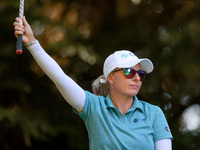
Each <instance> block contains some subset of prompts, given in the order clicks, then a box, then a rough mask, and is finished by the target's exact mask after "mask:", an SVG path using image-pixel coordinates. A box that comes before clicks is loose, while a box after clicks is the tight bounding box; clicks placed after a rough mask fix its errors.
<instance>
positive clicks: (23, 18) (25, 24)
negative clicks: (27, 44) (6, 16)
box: [22, 16, 29, 26]
mask: <svg viewBox="0 0 200 150" xmlns="http://www.w3.org/2000/svg"><path fill="white" fill-rule="evenodd" d="M22 21H23V24H24V26H27V25H29V24H28V22H27V21H26V18H25V16H23V17H22Z"/></svg>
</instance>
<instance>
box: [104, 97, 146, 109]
mask: <svg viewBox="0 0 200 150" xmlns="http://www.w3.org/2000/svg"><path fill="white" fill-rule="evenodd" d="M105 103H106V108H109V107H110V108H116V107H115V106H114V105H113V102H112V100H111V98H110V94H108V95H107V97H106V101H105ZM135 109H140V110H141V111H142V112H144V108H143V105H142V104H141V102H140V101H139V100H138V98H137V96H134V104H133V106H132V107H131V108H130V109H129V110H128V111H127V112H130V111H134V110H135Z"/></svg>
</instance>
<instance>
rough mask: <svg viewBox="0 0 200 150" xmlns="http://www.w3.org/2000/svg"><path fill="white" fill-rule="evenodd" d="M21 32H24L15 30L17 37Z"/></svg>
mask: <svg viewBox="0 0 200 150" xmlns="http://www.w3.org/2000/svg"><path fill="white" fill-rule="evenodd" d="M19 34H23V31H15V37H18V35H19Z"/></svg>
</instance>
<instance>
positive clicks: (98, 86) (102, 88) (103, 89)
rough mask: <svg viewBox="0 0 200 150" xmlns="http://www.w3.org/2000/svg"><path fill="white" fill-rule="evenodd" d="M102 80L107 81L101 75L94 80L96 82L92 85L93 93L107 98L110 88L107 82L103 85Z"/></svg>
mask: <svg viewBox="0 0 200 150" xmlns="http://www.w3.org/2000/svg"><path fill="white" fill-rule="evenodd" d="M102 79H104V80H105V76H104V75H101V76H99V77H98V78H97V79H96V80H94V82H93V83H92V91H93V93H94V94H95V95H102V96H104V97H106V96H107V95H108V93H109V92H110V87H109V83H108V81H106V83H101V81H100V80H102Z"/></svg>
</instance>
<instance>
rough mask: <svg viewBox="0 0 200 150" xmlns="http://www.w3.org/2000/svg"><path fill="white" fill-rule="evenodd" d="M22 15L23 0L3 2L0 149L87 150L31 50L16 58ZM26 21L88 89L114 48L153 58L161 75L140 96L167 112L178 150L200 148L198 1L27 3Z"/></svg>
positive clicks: (79, 127)
mask: <svg viewBox="0 0 200 150" xmlns="http://www.w3.org/2000/svg"><path fill="white" fill-rule="evenodd" d="M136 2H138V4H136ZM18 9H19V0H9V1H8V0H0V14H1V17H0V33H1V36H0V43H1V44H0V45H1V53H0V149H2V150H36V149H37V150H40V149H59V150H62V149H63V150H64V149H69V150H80V149H81V150H84V149H88V139H87V132H86V129H85V126H84V123H83V121H82V120H81V119H80V118H79V117H78V116H77V115H76V114H75V113H74V112H73V111H72V108H71V106H69V105H68V104H67V102H66V101H65V100H64V99H63V98H62V96H61V95H60V94H59V92H58V91H57V89H56V87H55V85H54V84H53V83H52V81H51V80H50V79H49V78H48V77H47V76H46V75H45V74H44V73H43V71H42V70H41V69H40V68H39V67H38V65H37V64H36V63H35V61H34V59H33V58H32V56H31V55H30V53H29V52H28V51H27V49H26V48H25V47H24V52H23V54H22V55H19V56H18V55H16V54H15V47H16V38H15V37H14V27H13V22H14V19H15V17H16V16H18ZM25 16H26V19H27V20H28V22H29V23H30V25H31V26H32V27H33V30H34V33H35V35H36V38H37V39H38V40H39V41H40V43H41V45H42V46H43V47H44V49H45V50H46V51H47V52H48V53H49V54H50V55H51V56H52V57H53V58H54V59H55V60H56V61H57V62H58V63H59V65H60V66H61V67H62V68H63V70H64V71H65V72H66V74H68V75H69V76H70V77H72V78H73V79H74V80H75V81H76V82H77V83H78V84H79V85H80V86H81V87H83V88H84V89H85V90H89V91H91V83H92V81H93V80H94V79H96V78H97V77H98V76H100V75H101V74H102V66H103V62H104V60H105V58H106V57H107V56H108V55H109V54H111V53H113V52H114V51H116V50H120V49H128V50H131V51H133V52H134V53H136V54H137V55H138V56H140V57H147V58H149V59H151V60H152V62H153V64H154V67H155V69H154V71H153V72H152V73H151V74H148V76H147V78H146V81H145V82H144V83H143V86H142V88H141V91H140V93H139V94H138V97H139V98H140V99H142V100H144V101H147V102H149V103H152V104H155V105H158V106H160V107H161V108H162V110H163V111H164V113H165V115H166V118H167V120H168V123H169V125H170V128H171V131H172V134H173V137H174V140H173V149H176V150H177V149H181V150H200V144H199V141H200V135H199V133H200V125H199V124H198V122H194V121H198V119H199V118H200V116H198V115H199V109H200V107H199V104H200V78H199V75H200V19H199V16H200V1H199V0H141V1H140V0H132V1H131V0H123V1H122V0H25ZM75 94H76V93H75ZM191 111H193V112H194V113H193V114H192V115H191V114H189V112H191ZM183 114H189V115H188V116H187V121H185V122H184V121H183V120H184V119H183V118H184V117H183ZM195 115H196V116H197V118H194V116H195ZM187 123H193V124H194V125H196V128H192V129H191V128H189V127H188V126H187Z"/></svg>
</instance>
